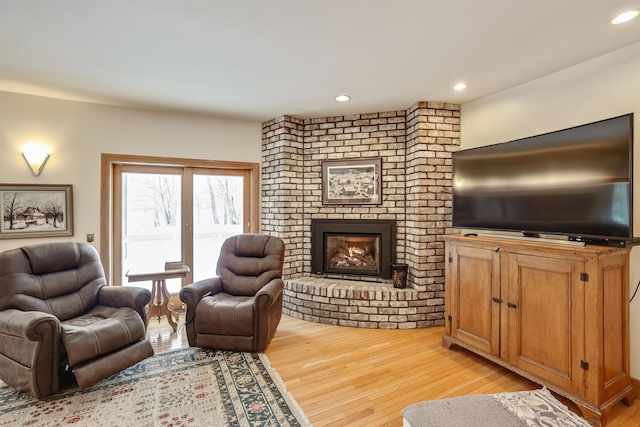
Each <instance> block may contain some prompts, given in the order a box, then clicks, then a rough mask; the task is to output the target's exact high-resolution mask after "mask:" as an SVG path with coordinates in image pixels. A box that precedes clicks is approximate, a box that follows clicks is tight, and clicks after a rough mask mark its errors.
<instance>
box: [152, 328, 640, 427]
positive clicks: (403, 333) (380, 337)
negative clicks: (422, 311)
mask: <svg viewBox="0 0 640 427" xmlns="http://www.w3.org/2000/svg"><path fill="white" fill-rule="evenodd" d="M183 320H184V319H183V318H182V317H181V319H180V322H179V324H180V325H181V324H182V323H183ZM443 330H444V328H441V327H438V328H429V329H412V330H377V329H357V328H347V327H341V326H330V325H323V324H318V323H312V322H306V321H303V320H298V319H295V318H292V317H289V316H283V317H282V321H281V322H280V325H279V327H278V331H277V333H276V336H275V338H274V339H273V341H272V342H271V345H270V346H269V348H267V351H266V352H265V353H266V355H267V357H268V358H269V360H270V361H271V365H272V366H273V368H275V370H276V371H277V372H278V374H279V375H280V376H281V377H282V379H283V380H284V382H285V384H286V386H287V389H288V390H289V392H290V393H291V394H292V395H293V397H294V398H295V400H296V401H297V402H298V403H299V404H300V407H301V408H302V410H303V411H304V412H305V414H306V415H307V416H308V417H309V420H310V421H311V423H312V424H313V425H314V426H315V427H322V426H368V427H371V426H376V427H382V426H389V427H391V426H401V425H402V415H401V413H400V411H401V410H402V408H404V407H406V406H408V405H410V404H412V403H416V402H421V401H424V400H433V399H442V398H446V397H454V396H463V395H470V394H480V393H499V392H506V391H521V390H533V389H535V388H539V386H537V385H536V384H535V383H532V382H530V381H528V380H525V379H523V378H521V377H519V376H518V375H516V374H513V373H511V372H509V371H508V370H506V369H504V368H502V367H500V366H498V365H495V364H493V363H491V362H488V361H486V360H484V359H483V358H481V357H479V356H476V355H474V354H472V353H470V352H468V351H466V350H463V349H453V350H446V349H445V348H443V347H442V345H441V342H442V334H443ZM172 332H173V331H172V330H171V328H170V326H169V325H168V324H167V323H166V320H164V321H162V322H161V323H159V324H158V321H157V320H151V321H150V322H149V337H150V340H151V342H152V344H153V346H154V348H155V350H156V352H158V353H159V352H164V351H169V350H172V349H177V348H181V347H186V346H188V343H187V339H186V334H185V333H184V332H183V333H180V332H181V330H180V329H178V333H177V334H175V333H172ZM561 400H562V401H563V402H564V403H565V404H567V405H568V406H569V407H570V408H571V409H572V410H574V411H577V408H576V407H575V405H573V404H571V402H568V401H566V400H565V399H562V398H561ZM608 426H609V427H638V426H640V400H637V401H636V402H635V403H634V404H633V405H632V406H631V407H626V406H624V405H623V404H622V403H619V404H617V405H615V407H614V408H613V409H612V411H611V413H610V416H609V423H608Z"/></svg>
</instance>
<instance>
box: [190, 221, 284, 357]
mask: <svg viewBox="0 0 640 427" xmlns="http://www.w3.org/2000/svg"><path fill="white" fill-rule="evenodd" d="M283 263H284V243H283V242H282V240H281V239H279V238H277V237H273V236H267V235H263V234H240V235H237V236H233V237H230V238H228V239H227V240H226V241H225V242H224V243H223V245H222V248H221V250H220V257H219V258H218V265H217V270H216V272H217V274H218V277H213V278H211V279H205V280H201V281H198V282H195V283H192V284H190V285H188V286H185V287H184V288H182V290H181V291H180V299H181V300H182V301H183V302H184V303H185V304H186V305H187V315H186V319H187V320H186V328H187V339H188V340H189V345H190V346H191V347H201V348H214V349H219V350H236V351H250V352H261V351H264V350H265V349H266V348H267V346H268V345H269V343H270V342H271V339H272V338H273V336H274V335H275V332H276V328H277V327H278V324H279V323H280V318H281V317H282V293H283V291H284V282H283V281H282V266H283Z"/></svg>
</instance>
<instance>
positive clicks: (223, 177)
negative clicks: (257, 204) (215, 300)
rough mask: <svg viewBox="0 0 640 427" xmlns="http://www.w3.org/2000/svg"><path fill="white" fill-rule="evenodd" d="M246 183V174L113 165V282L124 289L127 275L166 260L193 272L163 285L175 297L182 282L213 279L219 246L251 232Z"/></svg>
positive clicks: (157, 268)
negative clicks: (227, 239)
mask: <svg viewBox="0 0 640 427" xmlns="http://www.w3.org/2000/svg"><path fill="white" fill-rule="evenodd" d="M250 181H251V180H250V173H249V172H247V171H246V170H234V169H216V168H198V167H172V166H145V165H118V166H117V167H115V168H114V186H113V189H114V197H113V200H114V201H118V203H114V233H113V235H114V239H113V240H114V245H113V248H114V257H113V258H114V270H113V271H114V279H117V278H119V280H120V283H121V284H123V285H126V284H127V283H128V281H127V277H126V274H127V272H128V271H135V272H156V271H162V270H164V268H165V263H166V262H182V263H184V264H186V265H188V266H189V268H190V270H191V272H190V273H189V275H188V276H187V278H186V279H184V282H183V280H182V279H169V280H167V282H166V283H167V289H168V291H169V292H170V293H172V294H176V293H177V292H179V290H180V288H181V287H182V286H184V285H185V284H186V283H191V282H194V281H197V280H201V279H205V278H208V277H213V276H215V275H216V264H217V260H218V256H219V254H220V247H221V245H222V242H223V241H224V240H225V239H226V238H228V237H230V236H232V235H234V234H238V233H242V232H247V231H249V227H250V221H249V220H248V218H249V217H250V215H249V213H248V210H249V209H250V206H251V205H250V203H249V199H250V195H249V193H250ZM135 285H136V286H141V285H142V286H145V285H144V283H139V282H136V283H135ZM147 286H148V287H150V286H151V284H150V283H149V284H148V285H147Z"/></svg>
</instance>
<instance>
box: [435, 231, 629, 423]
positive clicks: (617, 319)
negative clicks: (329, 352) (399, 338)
mask: <svg viewBox="0 0 640 427" xmlns="http://www.w3.org/2000/svg"><path fill="white" fill-rule="evenodd" d="M445 241H446V244H445V247H446V252H445V261H446V268H445V271H446V284H445V286H446V288H445V292H446V296H445V310H446V312H445V335H444V337H443V344H444V346H445V347H447V348H450V347H451V346H452V345H454V344H455V345H459V346H460V347H463V348H466V349H468V350H470V351H472V352H474V353H477V354H479V355H481V356H483V357H485V358H487V359H489V360H491V361H493V362H495V363H497V364H499V365H501V366H503V367H505V368H507V369H510V370H511V371H513V372H515V373H517V374H519V375H522V376H523V377H525V378H528V379H530V380H531V381H534V382H536V383H538V384H540V385H543V386H546V387H547V388H548V389H550V390H552V391H554V392H556V393H558V394H560V395H562V396H565V397H566V398H568V399H570V400H571V401H573V402H575V404H576V405H577V406H578V407H579V408H580V410H581V411H582V414H583V416H584V417H585V418H586V419H587V420H588V421H589V422H591V423H592V424H595V425H597V426H604V425H606V422H607V414H608V412H609V409H610V408H611V407H612V406H613V405H615V404H616V403H617V402H619V401H624V403H625V404H626V405H631V404H632V403H633V400H634V394H633V388H632V386H631V377H630V361H629V359H630V353H629V252H630V249H629V248H610V247H601V246H590V245H589V246H567V245H562V244H556V243H547V242H536V241H534V240H533V239H532V240H526V241H523V240H511V239H508V238H500V237H479V236H470V237H465V236H461V235H453V236H446V237H445Z"/></svg>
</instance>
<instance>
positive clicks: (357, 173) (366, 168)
mask: <svg viewBox="0 0 640 427" xmlns="http://www.w3.org/2000/svg"><path fill="white" fill-rule="evenodd" d="M381 176H382V159H381V158H380V157H376V158H370V159H348V160H324V161H323V162H322V204H323V205H379V204H381V203H382V178H381Z"/></svg>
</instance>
